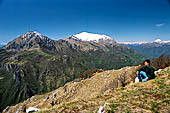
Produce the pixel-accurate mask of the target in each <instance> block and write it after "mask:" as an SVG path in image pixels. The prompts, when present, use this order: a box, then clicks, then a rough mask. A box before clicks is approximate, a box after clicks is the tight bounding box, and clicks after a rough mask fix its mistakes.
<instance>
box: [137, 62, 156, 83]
mask: <svg viewBox="0 0 170 113" xmlns="http://www.w3.org/2000/svg"><path fill="white" fill-rule="evenodd" d="M154 72H155V69H154V68H153V67H152V66H151V65H150V60H145V61H144V66H143V67H141V68H140V69H138V71H137V72H136V74H137V76H138V79H139V81H140V82H146V81H148V80H151V79H154V78H155V74H154Z"/></svg>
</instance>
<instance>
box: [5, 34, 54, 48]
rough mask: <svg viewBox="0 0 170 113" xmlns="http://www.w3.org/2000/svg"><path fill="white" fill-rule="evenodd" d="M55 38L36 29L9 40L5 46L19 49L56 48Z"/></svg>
mask: <svg viewBox="0 0 170 113" xmlns="http://www.w3.org/2000/svg"><path fill="white" fill-rule="evenodd" d="M54 43H55V42H54V40H52V39H50V38H48V37H47V36H44V35H42V34H40V33H38V32H36V31H29V32H27V33H25V34H23V35H21V36H19V37H18V38H16V39H15V40H13V41H11V42H9V43H8V44H7V45H6V46H5V47H4V48H5V49H6V50H12V51H19V50H23V49H30V48H45V49H48V50H54V49H55V46H54Z"/></svg>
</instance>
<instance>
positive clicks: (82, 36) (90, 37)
mask: <svg viewBox="0 0 170 113" xmlns="http://www.w3.org/2000/svg"><path fill="white" fill-rule="evenodd" d="M72 38H74V39H78V40H81V41H94V42H99V41H105V40H113V39H112V38H111V37H109V36H107V35H101V34H94V33H88V32H82V33H79V34H75V35H73V36H72Z"/></svg>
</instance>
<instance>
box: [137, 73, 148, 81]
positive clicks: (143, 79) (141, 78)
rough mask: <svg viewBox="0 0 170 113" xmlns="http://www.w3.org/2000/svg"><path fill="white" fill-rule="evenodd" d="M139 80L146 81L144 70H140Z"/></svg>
mask: <svg viewBox="0 0 170 113" xmlns="http://www.w3.org/2000/svg"><path fill="white" fill-rule="evenodd" d="M138 78H139V81H142V82H146V81H147V79H148V77H147V75H146V73H145V72H144V71H141V72H140V73H139V75H138Z"/></svg>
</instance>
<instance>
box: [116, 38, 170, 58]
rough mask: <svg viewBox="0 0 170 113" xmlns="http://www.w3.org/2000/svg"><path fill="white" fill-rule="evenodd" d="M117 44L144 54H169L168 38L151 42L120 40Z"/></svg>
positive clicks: (157, 55)
mask: <svg viewBox="0 0 170 113" xmlns="http://www.w3.org/2000/svg"><path fill="white" fill-rule="evenodd" d="M119 44H120V45H123V46H128V47H130V48H132V49H134V50H135V51H137V52H138V53H140V54H143V55H146V56H152V57H159V56H160V55H162V54H165V55H168V56H170V51H169V50H170V40H169V41H162V40H160V39H157V40H155V41H153V42H121V43H119Z"/></svg>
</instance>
